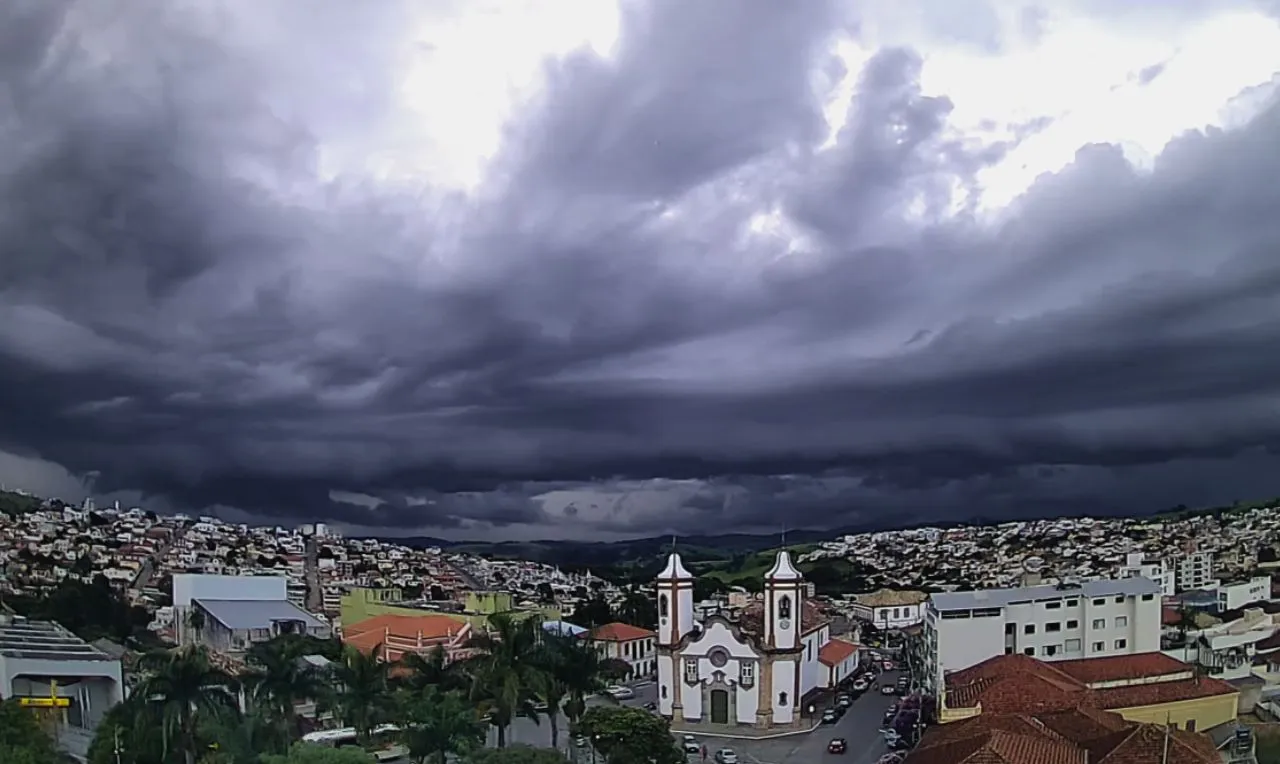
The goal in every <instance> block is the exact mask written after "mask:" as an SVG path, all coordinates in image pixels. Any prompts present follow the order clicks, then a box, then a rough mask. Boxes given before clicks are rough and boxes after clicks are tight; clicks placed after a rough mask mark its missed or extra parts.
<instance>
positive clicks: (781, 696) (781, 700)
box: [778, 692, 787, 708]
mask: <svg viewBox="0 0 1280 764" xmlns="http://www.w3.org/2000/svg"><path fill="white" fill-rule="evenodd" d="M778 705H779V706H781V707H783V708H786V705H787V694H786V693H785V692H780V693H778Z"/></svg>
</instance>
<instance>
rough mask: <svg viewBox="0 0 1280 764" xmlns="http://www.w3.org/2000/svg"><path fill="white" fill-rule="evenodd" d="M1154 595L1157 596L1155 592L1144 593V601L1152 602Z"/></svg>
mask: <svg viewBox="0 0 1280 764" xmlns="http://www.w3.org/2000/svg"><path fill="white" fill-rule="evenodd" d="M1154 596H1155V595H1154V594H1144V595H1142V601H1143V602H1150V601H1151V598H1152V597H1154Z"/></svg>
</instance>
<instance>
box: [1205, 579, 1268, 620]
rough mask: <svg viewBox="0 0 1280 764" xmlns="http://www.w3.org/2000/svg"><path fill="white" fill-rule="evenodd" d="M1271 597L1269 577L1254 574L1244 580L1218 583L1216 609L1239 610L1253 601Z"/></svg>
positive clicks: (1221, 610)
mask: <svg viewBox="0 0 1280 764" xmlns="http://www.w3.org/2000/svg"><path fill="white" fill-rule="evenodd" d="M1269 599H1271V579H1270V578H1269V577H1267V576H1254V577H1253V578H1249V579H1246V580H1244V581H1236V582H1233V583H1227V584H1220V585H1219V586H1218V610H1219V612H1225V611H1228V610H1239V609H1241V608H1243V607H1245V606H1247V605H1252V604H1253V603H1255V602H1262V601H1264V600H1269Z"/></svg>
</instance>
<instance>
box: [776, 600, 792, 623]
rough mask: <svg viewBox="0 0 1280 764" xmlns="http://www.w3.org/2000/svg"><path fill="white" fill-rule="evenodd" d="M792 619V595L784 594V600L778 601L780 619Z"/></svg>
mask: <svg viewBox="0 0 1280 764" xmlns="http://www.w3.org/2000/svg"><path fill="white" fill-rule="evenodd" d="M790 617H791V595H790V594H784V595H782V599H780V600H778V618H790Z"/></svg>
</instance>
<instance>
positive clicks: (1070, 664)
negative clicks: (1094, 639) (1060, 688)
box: [1053, 653, 1192, 685]
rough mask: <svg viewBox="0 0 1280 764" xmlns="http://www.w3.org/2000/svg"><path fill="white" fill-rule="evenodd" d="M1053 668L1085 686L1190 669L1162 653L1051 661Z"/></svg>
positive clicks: (1165, 674) (1180, 672) (1184, 671)
mask: <svg viewBox="0 0 1280 764" xmlns="http://www.w3.org/2000/svg"><path fill="white" fill-rule="evenodd" d="M1053 667H1054V668H1056V669H1058V670H1059V671H1061V672H1062V673H1064V674H1066V675H1067V676H1070V677H1072V678H1074V679H1077V680H1079V681H1081V682H1084V683H1085V684H1089V685H1092V684H1097V683H1098V682H1122V681H1126V680H1132V679H1144V678H1151V677H1158V676H1168V675H1170V674H1183V673H1186V672H1188V671H1191V670H1192V669H1191V666H1189V665H1187V664H1186V663H1183V662H1182V661H1180V660H1178V659H1176V658H1170V657H1169V656H1167V655H1165V654H1164V653H1136V654H1133V655H1112V656H1108V657H1105V658H1080V659H1077V660H1069V661H1054V662H1053Z"/></svg>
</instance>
